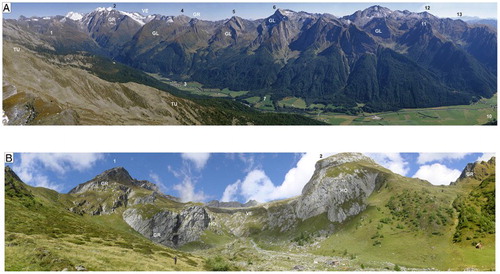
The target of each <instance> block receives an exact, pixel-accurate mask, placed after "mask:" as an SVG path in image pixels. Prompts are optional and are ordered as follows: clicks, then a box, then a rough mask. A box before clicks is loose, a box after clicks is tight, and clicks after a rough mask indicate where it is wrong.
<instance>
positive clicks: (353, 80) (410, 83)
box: [3, 6, 497, 112]
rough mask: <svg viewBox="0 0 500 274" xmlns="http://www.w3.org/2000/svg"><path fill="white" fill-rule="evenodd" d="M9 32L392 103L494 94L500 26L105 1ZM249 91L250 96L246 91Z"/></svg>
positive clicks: (337, 96)
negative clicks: (191, 12) (194, 13)
mask: <svg viewBox="0 0 500 274" xmlns="http://www.w3.org/2000/svg"><path fill="white" fill-rule="evenodd" d="M3 35H4V41H9V43H19V44H21V45H24V46H27V47H29V48H30V49H34V50H36V51H43V52H45V53H47V52H50V53H55V54H69V53H76V52H86V53H90V54H93V55H99V56H104V57H106V58H109V59H111V60H113V62H114V61H117V62H120V63H122V64H125V65H127V66H131V67H133V68H136V69H139V70H141V71H144V72H148V73H156V74H160V75H162V76H163V77H168V78H169V79H174V80H176V81H196V82H199V83H201V84H202V85H203V86H204V87H205V88H219V89H224V88H228V89H230V90H234V91H248V92H249V93H247V94H245V95H244V96H243V97H246V98H248V97H251V96H265V95H267V94H271V100H272V101H273V102H274V104H276V102H278V101H279V100H281V99H283V98H288V97H298V98H302V99H304V100H305V101H306V103H307V104H308V105H309V104H325V105H333V106H336V107H339V108H347V109H353V108H356V107H358V106H359V105H360V104H361V106H362V109H363V110H364V111H371V112H374V111H387V110H398V109H401V108H423V107H436V106H447V105H458V104H470V103H471V102H476V101H477V100H479V99H480V98H483V97H484V98H490V97H491V96H493V95H494V94H495V93H496V81H497V78H496V74H497V62H496V60H497V33H496V29H495V28H492V27H490V26H488V25H483V24H476V23H471V24H468V23H466V22H464V21H462V20H452V19H449V18H438V17H436V16H434V15H432V14H430V13H428V12H421V13H414V12H410V11H407V10H405V11H398V10H397V11H392V10H389V9H387V8H385V7H382V6H372V7H369V8H367V9H365V10H362V11H361V10H360V11H357V12H355V13H353V14H351V15H347V16H343V17H336V16H333V15H331V14H326V13H325V14H313V13H307V12H295V11H292V10H287V9H277V10H276V12H275V13H274V14H272V15H271V16H269V17H267V18H264V19H258V20H248V19H244V18H241V17H237V16H233V17H231V18H230V19H226V20H219V21H207V20H201V19H197V18H190V17H187V16H185V15H180V16H165V15H158V14H156V15H148V16H143V15H141V14H139V13H130V12H124V11H119V10H116V9H113V8H97V9H95V10H94V11H92V12H90V13H87V14H77V13H73V12H70V13H68V14H67V15H66V16H51V17H31V18H26V17H21V18H19V19H18V20H11V19H9V20H4V34H3ZM240 99H241V98H240Z"/></svg>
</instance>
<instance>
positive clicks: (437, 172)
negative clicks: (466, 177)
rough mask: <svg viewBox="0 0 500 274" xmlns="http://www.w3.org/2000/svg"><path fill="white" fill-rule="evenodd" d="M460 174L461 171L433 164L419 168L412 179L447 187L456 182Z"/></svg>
mask: <svg viewBox="0 0 500 274" xmlns="http://www.w3.org/2000/svg"><path fill="white" fill-rule="evenodd" d="M460 174H461V171H460V170H458V169H450V168H448V167H447V166H445V165H442V164H439V163H435V164H432V165H423V166H420V168H419V169H418V171H417V172H416V173H415V175H413V178H420V179H423V180H427V181H429V182H430V183H431V184H433V185H449V184H450V183H451V182H454V181H456V180H457V178H458V177H459V176H460Z"/></svg>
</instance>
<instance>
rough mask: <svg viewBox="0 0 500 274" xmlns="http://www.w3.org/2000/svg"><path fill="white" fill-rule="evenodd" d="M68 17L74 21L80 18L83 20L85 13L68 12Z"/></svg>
mask: <svg viewBox="0 0 500 274" xmlns="http://www.w3.org/2000/svg"><path fill="white" fill-rule="evenodd" d="M66 18H68V19H71V20H73V21H78V20H81V19H82V18H83V15H82V14H81V13H78V12H72V11H70V12H68V14H66Z"/></svg>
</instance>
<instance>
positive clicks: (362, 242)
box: [311, 176, 495, 270]
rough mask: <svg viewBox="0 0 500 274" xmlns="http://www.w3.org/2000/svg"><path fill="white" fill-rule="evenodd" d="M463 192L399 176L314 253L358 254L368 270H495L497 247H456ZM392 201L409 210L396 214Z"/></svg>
mask: <svg viewBox="0 0 500 274" xmlns="http://www.w3.org/2000/svg"><path fill="white" fill-rule="evenodd" d="M463 192H464V190H463V189H461V188H459V187H444V186H430V185H425V184H422V183H421V182H418V181H416V180H410V179H406V178H403V177H400V176H397V177H396V178H392V179H391V180H389V181H388V183H387V185H386V187H385V188H383V189H381V190H380V192H379V193H376V194H375V195H372V196H371V197H370V199H369V204H370V206H369V208H368V209H367V210H366V211H364V212H363V213H361V214H359V215H358V216H356V217H354V218H352V219H351V220H350V221H348V222H346V223H344V224H341V225H339V226H338V229H339V231H338V232H337V233H335V234H333V235H332V236H331V237H329V238H328V239H327V240H325V241H324V242H323V243H322V244H321V247H320V248H319V249H315V250H311V251H312V252H313V253H315V254H321V255H339V254H340V253H342V254H343V253H347V254H355V257H356V258H357V260H358V261H359V264H363V265H364V266H365V267H368V268H370V267H372V268H379V267H380V262H391V263H393V264H398V265H399V266H403V267H407V268H424V269H426V268H433V269H439V270H448V269H453V270H463V269H467V268H475V269H480V270H491V269H495V256H494V254H495V252H494V251H495V248H494V241H493V242H491V240H486V242H487V243H488V245H486V246H485V247H484V248H483V249H475V248H473V247H472V246H470V245H468V246H464V245H458V244H454V243H453V241H452V238H453V234H454V233H455V226H456V224H457V216H458V213H457V212H456V211H454V210H452V208H453V207H452V202H453V201H454V200H455V198H456V196H457V195H458V194H461V193H463ZM397 193H399V194H397ZM391 197H394V198H395V200H399V201H400V202H402V203H405V204H406V205H402V204H401V203H398V205H397V207H398V208H399V209H400V211H399V212H391V209H390V208H389V207H388V202H389V201H390V199H391ZM405 210H406V211H405ZM449 212H451V216H450V215H449ZM417 214H419V215H420V217H419V218H416V215H417ZM404 215H407V216H408V217H407V218H405V217H404ZM443 219H444V220H445V221H444V222H443V221H442V220H443ZM414 220H416V221H414Z"/></svg>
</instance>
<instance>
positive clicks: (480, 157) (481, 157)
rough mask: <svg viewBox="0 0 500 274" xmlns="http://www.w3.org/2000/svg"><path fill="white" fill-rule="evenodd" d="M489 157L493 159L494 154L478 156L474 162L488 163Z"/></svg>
mask: <svg viewBox="0 0 500 274" xmlns="http://www.w3.org/2000/svg"><path fill="white" fill-rule="evenodd" d="M491 157H495V153H483V154H482V155H481V156H479V157H478V158H477V160H476V162H478V161H479V162H480V161H485V162H487V161H489V160H490V159H491Z"/></svg>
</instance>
